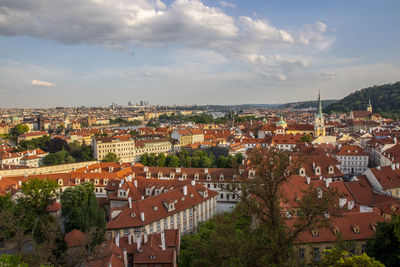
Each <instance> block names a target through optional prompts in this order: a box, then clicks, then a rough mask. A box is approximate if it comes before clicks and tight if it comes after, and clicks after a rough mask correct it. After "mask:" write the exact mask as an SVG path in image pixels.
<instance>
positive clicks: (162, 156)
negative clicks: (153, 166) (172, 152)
mask: <svg viewBox="0 0 400 267" xmlns="http://www.w3.org/2000/svg"><path fill="white" fill-rule="evenodd" d="M165 161H166V157H165V154H164V153H160V154H158V156H157V166H158V167H164V166H165Z"/></svg>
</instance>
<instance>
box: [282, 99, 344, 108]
mask: <svg viewBox="0 0 400 267" xmlns="http://www.w3.org/2000/svg"><path fill="white" fill-rule="evenodd" d="M336 101H338V100H321V104H322V107H326V106H328V105H330V104H332V103H334V102H336ZM317 107H318V101H317V100H314V101H301V102H292V103H286V104H282V105H280V106H279V107H278V109H286V108H292V109H303V108H317Z"/></svg>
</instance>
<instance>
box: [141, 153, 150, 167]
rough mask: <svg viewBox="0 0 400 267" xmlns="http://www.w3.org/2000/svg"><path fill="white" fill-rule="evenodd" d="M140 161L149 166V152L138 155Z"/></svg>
mask: <svg viewBox="0 0 400 267" xmlns="http://www.w3.org/2000/svg"><path fill="white" fill-rule="evenodd" d="M140 163H142V164H143V165H145V166H149V153H144V154H143V155H141V156H140Z"/></svg>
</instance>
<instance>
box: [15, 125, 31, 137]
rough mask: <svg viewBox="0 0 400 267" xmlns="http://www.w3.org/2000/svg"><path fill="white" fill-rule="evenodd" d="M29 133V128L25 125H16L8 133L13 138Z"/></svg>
mask: <svg viewBox="0 0 400 267" xmlns="http://www.w3.org/2000/svg"><path fill="white" fill-rule="evenodd" d="M28 131H29V127H28V125H26V124H21V123H19V124H17V125H15V126H14V128H12V129H11V131H10V133H11V135H13V136H19V135H21V134H24V133H27V132H28Z"/></svg>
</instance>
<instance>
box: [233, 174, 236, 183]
mask: <svg viewBox="0 0 400 267" xmlns="http://www.w3.org/2000/svg"><path fill="white" fill-rule="evenodd" d="M236 177H237V175H236V174H234V175H233V177H232V181H234V182H235V181H236Z"/></svg>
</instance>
